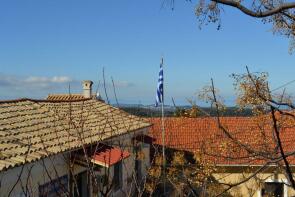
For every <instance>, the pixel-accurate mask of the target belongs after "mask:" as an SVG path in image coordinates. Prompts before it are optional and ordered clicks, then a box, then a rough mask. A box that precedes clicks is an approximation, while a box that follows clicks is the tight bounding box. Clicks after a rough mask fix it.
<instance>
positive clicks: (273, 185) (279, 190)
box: [261, 182, 284, 197]
mask: <svg viewBox="0 0 295 197" xmlns="http://www.w3.org/2000/svg"><path fill="white" fill-rule="evenodd" d="M261 196H262V197H268V196H272V197H283V196H284V183H279V182H266V183H264V187H263V189H262V190H261Z"/></svg>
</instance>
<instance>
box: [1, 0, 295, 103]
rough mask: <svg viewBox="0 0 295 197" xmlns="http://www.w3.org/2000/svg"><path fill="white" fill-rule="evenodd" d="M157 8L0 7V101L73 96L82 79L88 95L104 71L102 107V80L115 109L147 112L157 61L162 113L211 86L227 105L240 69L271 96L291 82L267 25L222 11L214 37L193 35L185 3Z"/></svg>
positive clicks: (282, 47) (93, 0) (7, 0)
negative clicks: (263, 78) (88, 84)
mask: <svg viewBox="0 0 295 197" xmlns="http://www.w3.org/2000/svg"><path fill="white" fill-rule="evenodd" d="M162 3H163V0H142V1H138V0H124V1H115V0H108V1H106V0H87V1H78V0H62V1H61V0H50V1H49V0H26V1H23V0H2V1H0V99H14V98H20V97H32V98H44V97H46V95H47V94H48V93H63V92H65V93H67V92H68V84H69V83H71V91H72V92H80V91H81V87H80V81H81V80H84V79H90V80H93V81H94V82H95V84H94V86H95V88H96V86H97V83H98V81H99V80H100V81H102V68H103V67H105V74H106V79H107V81H108V85H107V87H108V92H109V96H110V97H111V100H113V101H114V99H113V98H114V97H113V94H112V93H113V91H112V88H111V87H110V85H109V84H110V83H111V80H110V78H111V76H112V77H113V78H114V81H115V83H116V87H117V88H116V89H117V95H118V99H119V102H121V103H135V104H138V103H142V104H151V103H153V102H154V100H155V91H156V85H157V77H158V76H157V75H158V70H159V62H160V58H161V56H162V55H163V56H164V60H165V68H164V69H165V70H164V72H165V76H164V78H165V97H166V103H168V104H169V103H171V97H174V98H175V100H176V103H177V104H187V102H186V99H187V98H193V99H194V98H196V96H195V94H196V93H197V92H198V91H199V90H200V89H201V88H202V87H203V86H204V85H207V84H209V81H210V78H211V77H212V78H213V79H214V80H215V83H216V86H217V87H218V88H219V89H220V90H221V93H222V95H223V96H224V98H225V99H226V100H227V103H228V104H233V100H234V92H233V87H232V80H231V79H230V78H229V75H230V74H231V73H243V72H245V66H246V65H247V66H249V68H250V70H252V71H266V72H269V75H270V78H269V79H270V84H271V86H272V87H273V88H275V87H278V86H280V85H281V84H284V83H286V82H288V81H291V80H293V79H294V78H295V77H294V73H295V68H294V58H295V56H294V55H290V54H289V53H288V47H289V40H288V39H287V38H285V37H281V36H277V35H273V34H272V32H271V30H270V28H271V27H270V26H269V25H264V24H263V23H262V22H260V21H259V20H256V19H253V18H250V17H247V16H244V15H242V14H241V13H240V12H238V11H235V10H233V9H228V8H225V10H224V13H222V26H221V30H219V31H218V30H217V28H216V27H217V26H216V25H214V24H211V25H208V26H203V28H202V29H201V30H200V29H199V26H198V25H199V24H198V22H197V19H196V17H195V15H194V8H195V3H194V2H192V3H190V2H186V1H177V2H176V4H175V8H174V10H173V11H172V10H171V9H170V7H169V6H164V8H162V7H161V6H162ZM164 3H165V1H164ZM100 91H101V92H102V91H103V89H101V88H100ZM287 91H288V92H289V93H293V92H294V91H295V85H289V86H287ZM102 95H104V94H103V92H102Z"/></svg>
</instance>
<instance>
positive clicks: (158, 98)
mask: <svg viewBox="0 0 295 197" xmlns="http://www.w3.org/2000/svg"><path fill="white" fill-rule="evenodd" d="M163 83H164V74H163V58H162V59H161V64H160V72H159V79H158V87H157V95H156V104H155V106H156V107H158V105H159V103H162V102H163V99H164V84H163Z"/></svg>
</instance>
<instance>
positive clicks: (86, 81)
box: [82, 80, 93, 89]
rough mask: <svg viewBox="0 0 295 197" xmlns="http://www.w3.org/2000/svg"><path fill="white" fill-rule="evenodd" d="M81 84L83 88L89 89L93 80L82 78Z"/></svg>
mask: <svg viewBox="0 0 295 197" xmlns="http://www.w3.org/2000/svg"><path fill="white" fill-rule="evenodd" d="M82 84H83V89H91V86H92V84H93V81H91V80H83V81H82Z"/></svg>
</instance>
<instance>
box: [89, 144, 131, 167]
mask: <svg viewBox="0 0 295 197" xmlns="http://www.w3.org/2000/svg"><path fill="white" fill-rule="evenodd" d="M129 156H130V153H129V152H128V151H124V150H121V149H120V148H116V147H112V146H107V145H103V146H101V147H99V148H98V151H97V152H96V153H95V155H93V157H92V159H91V161H92V162H93V163H96V164H98V165H101V166H105V167H110V166H112V165H114V164H116V163H118V162H119V161H121V160H123V159H125V158H127V157H129Z"/></svg>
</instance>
